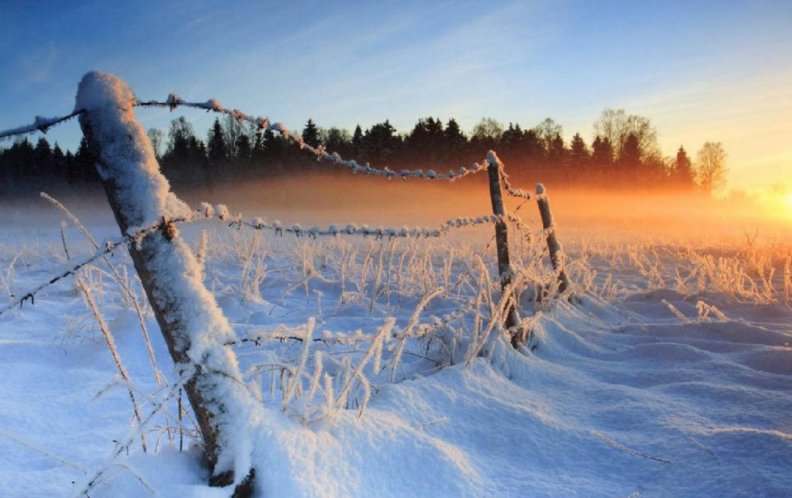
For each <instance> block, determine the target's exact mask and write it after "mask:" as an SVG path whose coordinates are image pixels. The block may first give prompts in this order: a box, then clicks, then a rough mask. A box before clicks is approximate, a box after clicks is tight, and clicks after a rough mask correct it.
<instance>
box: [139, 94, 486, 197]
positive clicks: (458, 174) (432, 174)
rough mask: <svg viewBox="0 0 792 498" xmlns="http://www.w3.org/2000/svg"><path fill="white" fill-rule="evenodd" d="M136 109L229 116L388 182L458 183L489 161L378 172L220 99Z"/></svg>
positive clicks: (172, 100)
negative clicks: (438, 169) (439, 168)
mask: <svg viewBox="0 0 792 498" xmlns="http://www.w3.org/2000/svg"><path fill="white" fill-rule="evenodd" d="M135 105H136V106H140V107H167V108H168V109H170V110H171V111H172V110H174V109H176V108H177V107H191V108H194V109H202V110H205V111H209V112H215V113H218V114H225V115H227V116H231V117H233V118H234V119H236V120H237V121H239V122H242V121H244V122H247V123H250V124H252V125H254V126H255V127H256V130H257V132H259V133H261V132H264V131H267V130H269V131H272V132H276V133H279V134H280V135H281V136H282V137H284V138H288V139H290V140H292V141H293V142H294V143H296V144H297V145H298V146H299V147H300V149H302V150H306V151H308V152H310V153H312V154H313V155H314V156H316V160H317V161H328V162H331V163H333V164H335V165H337V166H342V167H345V168H347V169H349V170H351V171H352V172H353V173H363V174H365V175H374V176H382V177H385V178H395V177H399V178H403V179H406V178H410V177H416V178H425V179H427V180H450V181H454V180H458V179H460V178H462V177H465V176H468V175H472V174H476V173H480V172H482V171H484V170H486V169H487V161H486V160H484V161H482V162H477V163H473V165H472V166H470V167H464V166H463V167H461V168H459V169H457V170H449V171H447V172H445V173H438V172H436V171H434V170H433V169H428V170H426V171H424V170H423V169H420V168H416V169H401V170H399V171H396V170H393V169H390V168H388V167H387V166H386V167H383V168H376V167H373V166H371V165H370V164H369V163H365V164H361V163H359V162H358V161H356V160H354V159H343V158H342V157H341V156H340V155H339V154H338V153H337V152H332V153H331V152H328V151H327V149H326V148H325V147H324V146H323V145H318V146H316V147H314V146H313V145H311V144H308V143H306V142H305V140H303V137H302V135H301V134H300V133H297V132H295V131H292V130H290V129H289V128H287V127H286V125H285V124H283V123H280V122H272V121H271V120H270V119H269V118H268V117H257V116H253V115H251V114H246V113H244V112H242V111H240V110H238V109H226V108H225V107H223V105H222V104H221V103H220V102H219V101H217V100H216V99H209V100H207V101H206V102H187V101H185V100H183V99H182V98H181V97H179V96H178V95H177V94H175V93H171V94H170V95H168V98H167V100H165V101H157V100H146V101H140V100H138V101H136V103H135Z"/></svg>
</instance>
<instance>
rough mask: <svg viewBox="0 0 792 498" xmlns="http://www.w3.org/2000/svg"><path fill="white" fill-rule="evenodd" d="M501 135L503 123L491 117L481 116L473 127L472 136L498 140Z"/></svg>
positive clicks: (480, 138) (482, 139) (483, 139)
mask: <svg viewBox="0 0 792 498" xmlns="http://www.w3.org/2000/svg"><path fill="white" fill-rule="evenodd" d="M501 135H503V125H502V124H500V123H499V122H497V121H496V120H494V119H492V118H482V119H481V121H479V122H478V124H477V125H476V126H475V128H473V137H475V138H477V139H479V140H481V141H486V140H493V141H496V142H497V141H498V140H500V138H501Z"/></svg>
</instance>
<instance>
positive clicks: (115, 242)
mask: <svg viewBox="0 0 792 498" xmlns="http://www.w3.org/2000/svg"><path fill="white" fill-rule="evenodd" d="M187 221H191V220H188V219H186V218H178V219H174V220H169V221H166V220H164V219H163V220H162V221H160V222H158V223H154V224H152V225H150V226H148V227H145V228H142V229H140V230H137V231H135V232H134V233H131V234H126V235H123V236H121V237H116V238H114V239H108V240H106V241H105V242H104V243H102V244H101V246H100V247H99V248H98V249H97V250H96V252H94V253H93V254H92V255H90V256H87V257H85V258H83V259H81V260H80V261H78V262H77V263H74V264H72V265H70V266H68V267H66V268H65V269H64V270H62V271H60V272H58V273H56V274H54V275H53V276H52V277H50V279H49V280H47V281H46V282H42V283H41V284H39V285H37V286H36V287H34V288H33V289H31V290H28V291H26V292H24V293H23V294H22V295H21V297H15V296H12V298H13V299H12V301H11V302H10V303H8V304H6V305H5V306H3V307H2V308H0V315H2V314H3V313H6V312H7V311H10V310H12V309H14V308H16V307H17V306H19V307H22V305H23V304H24V303H25V302H27V301H30V303H31V304H35V303H36V295H37V294H38V293H39V292H41V291H42V290H44V289H46V288H47V287H49V286H51V285H54V284H56V283H57V282H59V281H60V280H63V279H64V278H66V277H68V276H70V275H74V274H75V273H76V272H77V271H79V270H80V269H81V268H83V267H85V266H87V265H90V264H91V263H94V262H95V261H96V260H98V259H99V258H102V257H104V256H107V255H108V254H111V253H112V252H113V251H115V250H116V249H117V248H118V247H120V246H121V245H123V244H129V243H134V244H137V243H139V242H140V241H141V240H142V239H143V237H145V236H146V235H148V234H150V233H153V232H156V231H159V230H163V229H165V228H167V227H168V226H169V225H170V224H171V223H183V222H187Z"/></svg>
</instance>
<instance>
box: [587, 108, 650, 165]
mask: <svg viewBox="0 0 792 498" xmlns="http://www.w3.org/2000/svg"><path fill="white" fill-rule="evenodd" d="M594 132H595V133H596V135H597V136H600V137H602V138H603V139H605V138H607V139H608V140H609V141H610V143H611V145H613V149H614V152H615V153H616V157H620V156H621V155H622V149H623V148H624V145H625V144H626V143H627V140H628V139H629V138H630V135H634V136H635V138H634V139H631V140H635V139H637V142H638V143H637V145H638V151H639V155H640V158H641V159H645V158H647V157H652V156H656V155H659V147H658V145H657V131H656V130H655V128H654V125H653V124H652V122H651V121H650V120H649V118H645V117H643V116H637V115H635V114H627V113H626V112H625V111H624V109H616V110H614V109H605V110H604V111H602V114H601V115H600V117H599V119H598V120H597V121H596V122H595V123H594Z"/></svg>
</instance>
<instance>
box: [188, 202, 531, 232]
mask: <svg viewBox="0 0 792 498" xmlns="http://www.w3.org/2000/svg"><path fill="white" fill-rule="evenodd" d="M196 219H218V220H221V221H225V222H227V223H228V226H237V227H238V228H241V227H243V226H244V227H248V228H253V229H254V230H270V231H273V232H275V233H276V234H277V235H283V234H284V233H292V234H294V235H296V236H298V237H300V236H306V237H310V238H316V237H327V236H332V237H334V236H338V235H359V236H364V237H366V236H375V237H376V238H378V239H380V238H386V237H387V238H391V239H392V238H408V237H411V238H437V237H441V236H443V235H445V234H446V233H448V232H449V231H451V230H452V229H457V228H464V227H469V226H475V225H483V224H487V223H497V222H498V221H501V220H502V219H507V220H509V221H512V220H513V219H516V220H519V218H517V217H516V216H513V215H508V216H506V217H501V216H498V215H495V214H488V215H482V216H475V217H457V218H451V219H449V220H446V221H445V222H443V223H442V224H440V225H439V226H437V227H433V228H430V227H419V228H408V227H374V228H371V227H369V226H367V225H360V226H358V225H355V224H346V225H345V224H343V223H336V224H331V225H328V226H327V227H317V226H314V227H310V228H303V227H302V226H301V225H300V224H299V223H295V224H292V225H283V224H281V222H280V221H277V220H275V221H265V220H263V219H262V218H256V219H254V220H252V221H250V220H245V219H243V216H242V214H241V213H239V214H236V215H231V213H230V211H229V210H228V208H227V207H226V206H225V205H223V204H218V205H216V206H212V205H211V204H209V203H206V202H204V203H201V208H200V209H199V210H197V211H196V218H192V219H190V220H188V221H196ZM520 223H521V221H520Z"/></svg>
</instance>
